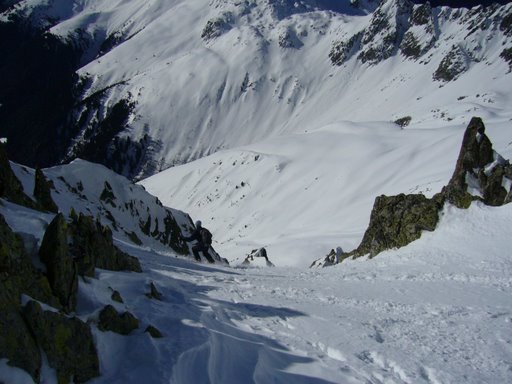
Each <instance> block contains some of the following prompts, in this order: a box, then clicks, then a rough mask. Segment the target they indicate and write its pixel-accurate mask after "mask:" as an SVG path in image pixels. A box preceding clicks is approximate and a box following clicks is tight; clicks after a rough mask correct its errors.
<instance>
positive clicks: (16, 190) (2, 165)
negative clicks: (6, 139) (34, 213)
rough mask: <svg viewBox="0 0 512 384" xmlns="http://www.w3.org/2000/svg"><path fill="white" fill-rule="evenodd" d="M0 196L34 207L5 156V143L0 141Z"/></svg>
mask: <svg viewBox="0 0 512 384" xmlns="http://www.w3.org/2000/svg"><path fill="white" fill-rule="evenodd" d="M0 197H2V198H4V199H7V200H9V201H11V202H13V203H15V204H19V205H23V206H25V207H29V208H35V203H34V201H32V200H31V199H30V198H29V197H28V196H27V195H26V194H25V192H24V191H23V186H22V185H21V183H20V181H19V180H18V178H17V177H16V175H15V174H14V172H13V171H12V169H11V165H10V163H9V159H8V158H7V153H6V150H5V144H4V143H2V142H0Z"/></svg>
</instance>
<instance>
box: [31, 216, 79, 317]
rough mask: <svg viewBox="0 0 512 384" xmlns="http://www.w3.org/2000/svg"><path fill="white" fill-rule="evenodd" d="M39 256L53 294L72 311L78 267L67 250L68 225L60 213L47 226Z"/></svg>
mask: <svg viewBox="0 0 512 384" xmlns="http://www.w3.org/2000/svg"><path fill="white" fill-rule="evenodd" d="M39 256H40V258H41V261H42V262H43V263H44V264H45V265H46V276H47V277H48V281H49V282H50V287H51V288H52V292H53V294H54V295H55V296H56V297H57V298H58V299H59V301H60V303H61V304H62V306H63V307H64V309H65V310H67V311H73V310H74V309H75V307H76V301H77V297H76V295H77V291H78V269H77V265H76V263H75V261H74V260H73V258H72V257H71V255H70V252H69V245H68V226H67V223H66V220H65V219H64V216H63V215H62V214H58V215H57V216H55V218H54V219H53V220H52V222H51V223H50V225H49V226H48V228H47V230H46V232H45V234H44V237H43V241H42V243H41V248H40V249H39Z"/></svg>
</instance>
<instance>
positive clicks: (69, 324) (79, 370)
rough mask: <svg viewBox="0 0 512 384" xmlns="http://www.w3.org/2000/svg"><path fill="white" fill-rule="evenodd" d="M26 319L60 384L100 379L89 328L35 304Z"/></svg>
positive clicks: (26, 312)
mask: <svg viewBox="0 0 512 384" xmlns="http://www.w3.org/2000/svg"><path fill="white" fill-rule="evenodd" d="M23 315H24V318H25V319H26V321H27V324H29V326H30V328H31V330H32V332H33V334H34V336H35V338H36V340H37V343H38V345H39V346H40V347H41V348H42V350H43V351H44V352H45V354H46V356H47V358H48V363H49V365H50V367H52V368H54V369H55V370H56V371H57V377H58V382H59V384H60V383H62V384H67V383H69V382H71V380H73V382H75V383H83V382H86V381H88V380H90V379H92V378H94V377H97V376H99V375H100V372H99V360H98V353H97V351H96V347H95V346H94V341H93V337H92V333H91V330H90V328H89V326H88V325H87V324H85V323H84V322H82V321H81V320H79V319H78V318H76V317H72V318H68V317H66V316H64V315H62V314H60V313H57V312H52V311H43V309H42V308H41V305H40V304H39V303H37V302H35V301H30V302H28V303H27V305H26V306H25V307H24V309H23Z"/></svg>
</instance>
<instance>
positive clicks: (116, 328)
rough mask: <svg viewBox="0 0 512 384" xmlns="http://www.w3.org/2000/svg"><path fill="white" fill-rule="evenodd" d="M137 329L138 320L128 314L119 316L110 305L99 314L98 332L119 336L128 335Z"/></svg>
mask: <svg viewBox="0 0 512 384" xmlns="http://www.w3.org/2000/svg"><path fill="white" fill-rule="evenodd" d="M137 328H139V320H137V318H136V317H135V316H133V315H132V314H131V313H130V312H124V313H122V314H119V313H118V312H117V311H116V309H115V308H114V307H113V306H111V305H107V306H106V307H104V308H103V309H102V310H101V312H100V316H99V322H98V329H99V330H100V331H103V332H105V331H112V332H115V333H119V334H121V335H128V334H129V333H130V332H132V331H133V330H135V329H137Z"/></svg>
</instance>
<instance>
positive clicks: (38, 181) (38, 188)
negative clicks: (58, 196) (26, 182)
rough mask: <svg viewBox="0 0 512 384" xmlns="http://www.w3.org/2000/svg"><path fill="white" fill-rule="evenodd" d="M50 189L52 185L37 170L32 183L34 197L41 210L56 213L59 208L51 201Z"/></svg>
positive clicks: (41, 172) (39, 170)
mask: <svg viewBox="0 0 512 384" xmlns="http://www.w3.org/2000/svg"><path fill="white" fill-rule="evenodd" d="M51 188H52V183H50V182H49V181H48V180H47V179H46V177H45V176H44V173H43V171H41V169H39V168H37V169H36V175H35V183H34V197H35V198H36V200H37V203H38V206H39V208H40V209H41V210H43V211H48V212H53V213H57V212H59V208H58V207H57V204H55V202H54V201H53V199H52V194H51Z"/></svg>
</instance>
